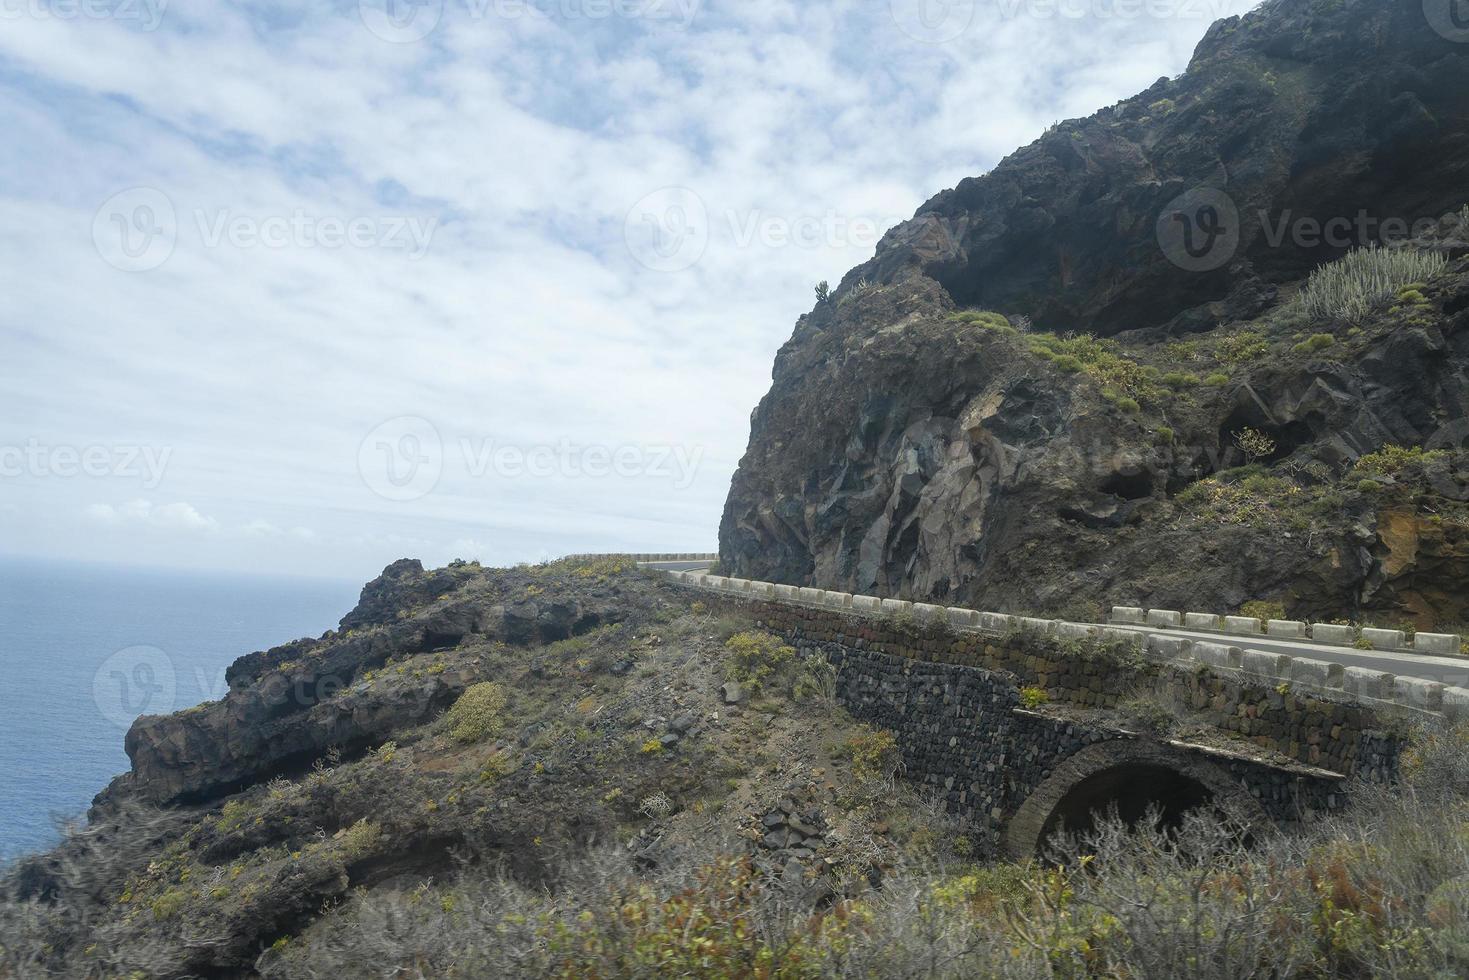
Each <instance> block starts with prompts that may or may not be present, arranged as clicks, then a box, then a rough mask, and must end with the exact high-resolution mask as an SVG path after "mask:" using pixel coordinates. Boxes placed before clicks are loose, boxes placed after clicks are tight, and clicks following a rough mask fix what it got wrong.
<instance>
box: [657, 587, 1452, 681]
mask: <svg viewBox="0 0 1469 980" xmlns="http://www.w3.org/2000/svg"><path fill="white" fill-rule="evenodd" d="M644 564H647V565H650V566H652V567H655V568H663V569H668V570H671V571H679V572H685V571H701V570H703V569H706V568H708V567H709V562H707V561H657V562H645V563H644ZM1086 625H1095V624H1086ZM1112 625H1116V624H1112ZM1118 628H1119V629H1127V630H1132V631H1134V632H1137V633H1158V634H1161V635H1163V636H1177V637H1183V638H1186V639H1190V640H1202V641H1204V642H1207V643H1222V644H1225V645H1226V646H1235V647H1243V648H1244V649H1246V650H1264V651H1266V652H1267V653H1283V654H1286V655H1287V656H1291V657H1305V658H1309V659H1311V660H1324V661H1326V662H1327V663H1334V664H1341V665H1342V666H1343V667H1364V668H1366V669H1368V670H1381V671H1386V672H1387V673H1390V674H1396V675H1398V676H1400V677H1421V678H1423V679H1424V680H1430V681H1439V682H1440V683H1443V684H1449V685H1452V686H1454V687H1469V657H1430V656H1425V655H1423V654H1419V653H1394V652H1392V651H1389V650H1357V649H1355V648H1353V647H1337V646H1329V645H1327V644H1324V643H1303V642H1300V641H1298V640H1286V639H1281V638H1280V637H1278V636H1242V635H1240V634H1237V633H1210V632H1207V631H1204V630H1185V629H1157V628H1155V627H1149V626H1120V627H1118Z"/></svg>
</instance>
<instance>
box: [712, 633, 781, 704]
mask: <svg viewBox="0 0 1469 980" xmlns="http://www.w3.org/2000/svg"><path fill="white" fill-rule="evenodd" d="M724 648H725V650H726V651H727V656H726V658H725V661H724V676H725V678H726V679H728V680H732V681H739V682H740V683H741V684H744V685H745V686H747V687H749V688H750V690H751V691H752V692H755V691H759V690H760V688H761V687H762V686H763V685H764V684H765V682H766V681H767V680H769V679H770V678H772V677H773V676H775V675H777V674H781V673H784V672H785V671H786V669H787V668H788V667H789V666H790V665H791V664H792V662H793V661H794V660H795V659H796V650H795V648H794V647H792V646H790V645H789V644H787V643H785V642H784V641H782V640H781V639H780V638H779V637H776V636H771V635H770V634H769V633H760V632H755V631H747V632H744V633H736V634H735V635H734V636H731V637H730V638H729V639H728V640H727V641H726V642H725V644H724Z"/></svg>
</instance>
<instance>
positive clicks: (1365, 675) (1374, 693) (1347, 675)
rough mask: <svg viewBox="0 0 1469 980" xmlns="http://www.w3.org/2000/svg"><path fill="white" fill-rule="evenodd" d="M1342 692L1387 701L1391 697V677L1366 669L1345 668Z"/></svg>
mask: <svg viewBox="0 0 1469 980" xmlns="http://www.w3.org/2000/svg"><path fill="white" fill-rule="evenodd" d="M1342 690H1344V691H1346V692H1347V693H1348V694H1355V695H1357V696H1358V697H1363V698H1374V699H1377V700H1387V699H1390V698H1391V697H1392V696H1393V675H1392V674H1389V673H1387V672H1386V671H1381V670H1371V669H1369V668H1367V667H1347V668H1346V669H1344V670H1343V671H1342Z"/></svg>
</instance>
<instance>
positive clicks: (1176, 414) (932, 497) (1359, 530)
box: [720, 0, 1469, 627]
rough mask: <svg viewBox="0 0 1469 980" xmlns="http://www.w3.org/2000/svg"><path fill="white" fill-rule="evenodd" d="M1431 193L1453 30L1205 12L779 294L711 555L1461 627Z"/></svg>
mask: <svg viewBox="0 0 1469 980" xmlns="http://www.w3.org/2000/svg"><path fill="white" fill-rule="evenodd" d="M1466 200H1469V45H1466V44H1458V43H1454V42H1452V41H1450V40H1449V39H1448V38H1447V37H1445V36H1444V35H1443V34H1442V33H1440V32H1439V31H1437V30H1435V29H1434V28H1433V26H1432V25H1431V24H1430V23H1429V21H1428V20H1427V19H1425V16H1424V12H1423V8H1422V7H1421V5H1419V4H1400V3H1383V2H1378V0H1347V2H1308V0H1274V2H1270V3H1266V4H1265V5H1263V6H1262V7H1261V8H1260V9H1258V10H1257V11H1255V12H1253V13H1251V14H1249V15H1247V16H1244V17H1238V18H1231V19H1228V20H1225V21H1221V22H1219V23H1217V24H1215V25H1214V26H1213V27H1212V28H1210V30H1209V32H1208V35H1207V36H1206V37H1205V39H1204V40H1203V42H1202V43H1201V44H1200V45H1199V48H1198V51H1197V52H1196V54H1195V56H1194V58H1193V61H1192V63H1191V64H1190V66H1189V69H1188V71H1187V73H1186V74H1184V75H1183V76H1181V77H1179V78H1177V79H1173V80H1167V79H1164V80H1160V81H1159V82H1158V83H1157V84H1155V85H1154V86H1153V87H1152V88H1150V89H1149V90H1148V91H1147V92H1144V93H1142V94H1141V95H1139V96H1137V97H1135V98H1133V99H1129V100H1127V101H1126V102H1123V103H1120V104H1118V105H1117V106H1114V107H1112V108H1110V109H1106V110H1103V111H1101V112H1099V113H1097V114H1096V115H1094V116H1092V117H1090V118H1088V119H1084V120H1073V121H1069V122H1066V123H1062V124H1060V125H1058V126H1056V127H1054V128H1053V129H1052V130H1051V131H1050V132H1048V133H1047V134H1046V135H1045V136H1043V137H1042V138H1041V139H1040V140H1038V141H1037V142H1036V143H1034V144H1032V145H1031V146H1029V147H1026V148H1025V149H1023V150H1021V151H1019V152H1017V153H1015V154H1013V155H1012V156H1010V157H1008V158H1007V159H1005V160H1004V161H1002V162H1001V163H1000V164H999V165H998V166H997V167H996V168H995V169H994V170H993V171H992V172H991V173H988V174H986V175H984V176H982V177H977V178H973V179H968V180H965V181H964V182H963V183H961V184H960V185H959V186H958V187H957V188H955V189H953V190H950V191H946V192H944V193H942V194H939V195H938V196H936V197H935V198H934V199H933V200H931V201H929V202H928V203H927V204H925V205H924V206H923V207H922V208H920V209H919V212H918V214H917V215H916V216H915V218H914V219H913V220H912V221H909V222H907V223H905V224H903V225H901V226H899V227H898V228H896V229H894V230H893V231H892V232H891V233H889V235H888V236H887V237H886V238H885V239H884V241H883V242H882V244H881V245H880V246H879V248H878V252H877V255H876V257H875V258H874V259H873V260H872V261H871V262H869V263H867V264H865V265H863V266H861V267H859V268H857V269H854V270H852V272H851V273H849V274H848V275H847V276H846V277H845V279H844V280H843V282H842V284H841V285H840V287H838V288H837V289H835V290H833V291H832V293H831V295H830V297H829V298H826V299H823V300H820V301H818V303H817V305H816V307H815V309H813V310H812V312H810V313H809V314H806V315H805V316H803V317H801V319H800V321H799V322H798V323H797V325H796V329H795V332H794V334H793V336H792V337H791V339H790V341H789V342H788V343H787V344H786V345H785V346H784V347H783V348H782V349H781V351H780V353H779V355H778V356H777V358H776V362H775V369H774V383H773V385H772V388H771V390H770V393H769V394H768V395H767V396H766V397H765V398H764V399H763V400H762V402H761V404H760V406H759V407H758V408H757V409H756V411H755V413H754V416H753V419H752V428H751V436H750V445H749V449H748V451H747V453H746V455H745V457H744V459H743V460H742V461H741V464H740V468H739V471H738V472H737V474H736V476H735V478H734V481H733V485H732V487H731V490H730V495H729V499H728V501H727V504H726V507H725V512H724V517H723V521H722V524H721V529H720V551H721V560H722V563H723V564H724V566H725V567H726V568H727V569H728V570H729V571H731V572H732V573H733V574H739V575H743V576H747V577H751V578H762V579H773V580H777V581H784V582H791V583H800V584H807V583H809V584H815V585H819V586H822V587H828V588H840V589H845V590H848V591H854V592H879V593H882V594H891V595H897V596H902V597H907V598H927V599H935V600H943V601H949V602H956V601H957V602H961V603H963V604H973V605H979V606H983V607H986V608H997V609H1002V610H1034V611H1053V612H1062V611H1065V612H1069V613H1071V614H1074V615H1078V616H1084V615H1093V614H1095V612H1096V610H1097V609H1098V608H1100V607H1101V606H1103V605H1106V604H1108V603H1112V602H1126V603H1139V604H1143V605H1156V606H1178V607H1187V608H1197V609H1216V610H1219V611H1225V610H1228V609H1232V608H1234V607H1236V606H1238V605H1239V604H1241V603H1243V602H1245V601H1247V600H1251V599H1268V600H1272V601H1279V602H1281V603H1283V604H1284V605H1285V606H1286V607H1287V609H1289V610H1290V611H1291V612H1292V613H1295V614H1298V615H1300V616H1308V617H1319V618H1333V617H1359V618H1377V619H1384V620H1394V621H1402V622H1410V623H1413V624H1415V625H1418V626H1420V627H1430V626H1447V625H1452V624H1455V623H1460V622H1463V621H1465V620H1469V591H1466V590H1465V589H1464V588H1463V585H1462V583H1463V581H1465V575H1466V573H1469V526H1466V524H1465V523H1464V521H1463V519H1462V518H1463V512H1464V504H1465V502H1466V500H1469V471H1466V468H1469V460H1466V458H1465V457H1464V456H1463V455H1461V454H1459V453H1458V452H1457V450H1459V449H1460V448H1461V447H1462V446H1463V444H1464V443H1465V441H1466V437H1469V333H1466V331H1465V329H1464V328H1465V326H1466V325H1469V259H1466V258H1465V256H1466V255H1469V209H1466V210H1461V208H1462V207H1463V205H1464V202H1465V201H1466ZM1334 219H1335V220H1334ZM1379 243H1385V244H1389V245H1391V246H1392V247H1391V249H1389V250H1379V251H1377V252H1370V253H1368V254H1367V256H1366V257H1365V260H1362V257H1360V256H1359V257H1358V258H1359V261H1355V262H1354V263H1351V264H1349V265H1348V266H1342V265H1340V264H1338V265H1336V266H1335V269H1336V271H1337V272H1346V273H1352V272H1354V271H1355V272H1358V273H1361V277H1362V278H1365V279H1369V280H1373V283H1374V285H1373V288H1372V289H1370V290H1368V292H1369V293H1370V295H1365V296H1362V297H1359V296H1358V295H1357V293H1358V292H1360V289H1361V287H1360V286H1359V285H1358V284H1357V282H1356V280H1354V279H1353V277H1352V276H1351V275H1347V276H1343V277H1342V278H1343V279H1345V280H1349V281H1348V282H1347V283H1346V284H1345V285H1342V284H1339V283H1335V282H1333V281H1323V282H1321V283H1318V286H1317V287H1316V288H1314V289H1313V290H1312V291H1310V292H1308V293H1305V294H1304V295H1303V290H1302V286H1303V283H1304V281H1305V277H1306V276H1307V275H1308V274H1309V273H1311V272H1312V270H1314V269H1316V268H1318V267H1319V266H1322V265H1323V264H1326V263H1330V262H1333V261H1336V260H1339V259H1341V257H1343V256H1345V255H1349V254H1350V253H1351V252H1352V250H1353V249H1355V248H1360V247H1365V246H1372V245H1376V244H1379ZM1358 299H1361V300H1362V301H1361V302H1356V300H1358ZM1318 300H1319V301H1318ZM1349 300H1350V301H1352V302H1347V301H1349ZM1348 307H1350V308H1348ZM1241 442H1243V443H1244V446H1243V447H1242V446H1241V445H1240V443H1241ZM1424 447H1427V448H1429V449H1432V450H1445V452H1442V453H1436V454H1434V455H1431V456H1430V457H1429V458H1428V459H1427V460H1426V461H1425V460H1422V459H1413V458H1411V457H1406V456H1404V455H1403V454H1402V453H1401V452H1400V451H1399V450H1400V449H1413V448H1424ZM1384 452H1385V453H1386V456H1381V455H1379V456H1376V457H1374V456H1373V455H1372V454H1382V453H1384ZM1364 457H1368V459H1367V462H1366V463H1363V462H1362V460H1363V458H1364ZM1384 459H1385V460H1386V462H1385V463H1384V462H1382V460H1384ZM1246 464H1254V467H1253V468H1251V469H1245V468H1244V467H1245V466H1246Z"/></svg>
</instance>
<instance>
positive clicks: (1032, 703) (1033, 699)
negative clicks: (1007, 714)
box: [1020, 686, 1051, 708]
mask: <svg viewBox="0 0 1469 980" xmlns="http://www.w3.org/2000/svg"><path fill="white" fill-rule="evenodd" d="M1049 700H1051V696H1050V695H1049V694H1047V693H1046V689H1045V688H1043V687H1034V686H1032V687H1022V688H1021V689H1020V706H1021V707H1023V708H1039V707H1040V706H1041V705H1043V704H1045V703H1046V702H1047V701H1049Z"/></svg>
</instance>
